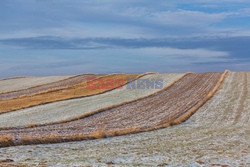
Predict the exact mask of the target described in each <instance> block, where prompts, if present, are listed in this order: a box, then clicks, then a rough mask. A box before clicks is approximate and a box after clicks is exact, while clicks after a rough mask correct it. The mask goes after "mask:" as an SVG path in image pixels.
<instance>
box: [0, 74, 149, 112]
mask: <svg viewBox="0 0 250 167" xmlns="http://www.w3.org/2000/svg"><path fill="white" fill-rule="evenodd" d="M146 74H147V73H146ZM146 74H142V75H138V74H109V75H104V76H100V77H99V78H97V79H102V80H104V81H105V80H108V79H121V80H123V81H122V83H120V84H121V85H125V84H126V83H127V80H126V79H127V77H132V78H138V77H142V76H144V75H146ZM97 83H98V80H96V82H95V84H97ZM117 86H118V85H116V86H115V88H116V87H117ZM113 89H114V88H104V89H89V88H87V81H85V82H82V83H80V84H76V85H74V86H71V87H68V88H64V89H59V90H52V91H48V92H44V93H40V94H37V95H32V96H24V97H19V98H16V99H9V100H2V101H0V114H1V113H6V112H10V111H15V110H19V109H24V108H28V107H33V106H37V105H41V104H47V103H52V102H56V101H62V100H68V99H75V98H81V97H86V96H92V95H96V94H100V93H104V92H107V91H110V90H113Z"/></svg>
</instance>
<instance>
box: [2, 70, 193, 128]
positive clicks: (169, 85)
mask: <svg viewBox="0 0 250 167" xmlns="http://www.w3.org/2000/svg"><path fill="white" fill-rule="evenodd" d="M151 73H152V72H148V73H145V74H142V75H140V76H139V77H137V78H141V77H143V76H145V75H147V74H151ZM188 74H190V72H187V73H185V74H183V75H182V76H180V77H179V78H177V79H176V80H174V81H173V82H172V83H170V84H168V85H167V86H165V87H164V88H162V89H159V90H158V91H156V92H153V93H151V94H149V95H147V96H143V97H140V98H138V99H136V100H131V101H125V102H122V103H118V104H115V105H111V106H108V107H104V108H101V109H98V110H94V111H90V112H87V113H83V114H81V115H78V116H76V117H74V118H70V119H66V120H63V121H58V122H52V123H46V124H30V125H28V126H25V127H22V128H23V129H25V128H31V127H41V126H46V125H54V124H60V123H66V122H71V121H75V120H79V119H83V118H85V117H89V116H92V115H94V114H97V113H100V112H102V111H104V110H108V109H112V108H114V107H118V106H120V105H124V104H127V103H131V102H135V101H138V100H141V99H144V98H146V97H149V96H151V95H153V94H156V93H158V92H161V91H163V90H165V89H167V88H169V87H171V86H172V85H174V84H175V83H176V82H177V81H179V80H181V79H182V78H183V77H185V76H186V75H188ZM110 91H111V90H110ZM18 128H20V127H0V130H7V129H18Z"/></svg>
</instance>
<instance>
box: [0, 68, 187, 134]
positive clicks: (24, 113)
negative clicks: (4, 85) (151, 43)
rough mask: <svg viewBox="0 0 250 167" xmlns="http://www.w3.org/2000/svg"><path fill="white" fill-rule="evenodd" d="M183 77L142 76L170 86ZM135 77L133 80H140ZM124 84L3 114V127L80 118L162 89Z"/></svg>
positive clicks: (60, 121)
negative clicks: (120, 87)
mask: <svg viewBox="0 0 250 167" xmlns="http://www.w3.org/2000/svg"><path fill="white" fill-rule="evenodd" d="M180 77H183V74H175V73H174V74H147V75H145V76H142V77H141V78H140V79H143V80H146V79H148V80H150V81H152V80H154V79H155V80H156V79H163V86H164V89H166V88H167V87H168V86H169V85H171V84H173V83H174V82H176V81H177V80H176V79H180ZM137 81H138V80H135V81H134V82H133V83H130V85H131V84H132V85H133V84H136V83H137ZM128 87H129V85H124V86H123V88H122V89H115V90H112V91H109V92H105V93H103V94H98V95H95V96H91V97H84V98H80V99H73V100H66V101H60V102H55V103H51V104H46V105H41V106H36V107H32V108H28V109H23V110H18V111H15V112H9V113H4V114H1V115H0V127H2V129H4V127H5V128H7V127H17V126H26V127H28V126H35V125H39V126H40V125H41V124H52V123H62V122H69V121H72V120H77V119H79V118H82V117H84V116H87V115H91V114H94V113H97V112H98V111H102V110H104V109H107V107H111V108H112V107H114V106H119V105H121V104H125V103H129V102H131V101H135V100H139V99H142V98H145V97H148V96H150V95H152V94H153V93H157V92H159V91H162V88H161V89H155V88H151V89H137V88H136V89H128Z"/></svg>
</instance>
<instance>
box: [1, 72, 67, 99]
mask: <svg viewBox="0 0 250 167" xmlns="http://www.w3.org/2000/svg"><path fill="white" fill-rule="evenodd" d="M69 77H72V76H48V77H15V78H11V79H2V80H0V95H1V94H4V93H10V92H15V91H18V90H23V89H28V88H31V87H34V86H39V85H44V84H48V83H51V82H56V81H60V80H63V79H66V78H69Z"/></svg>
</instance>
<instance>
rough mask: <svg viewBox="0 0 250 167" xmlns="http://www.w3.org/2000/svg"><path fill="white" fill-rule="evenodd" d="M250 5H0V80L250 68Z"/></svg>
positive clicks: (77, 1) (136, 0) (124, 0)
mask: <svg viewBox="0 0 250 167" xmlns="http://www.w3.org/2000/svg"><path fill="white" fill-rule="evenodd" d="M249 44H250V1H249V0H220V1H218V0H206V1H204V0H189V1H186V0H157V1H155V0H74V1H72V0H1V1H0V78H6V77H13V76H46V75H71V74H80V73H89V72H90V73H143V72H149V71H153V72H187V71H192V72H206V71H224V70H225V69H229V70H231V71H250V47H249V46H250V45H249Z"/></svg>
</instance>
